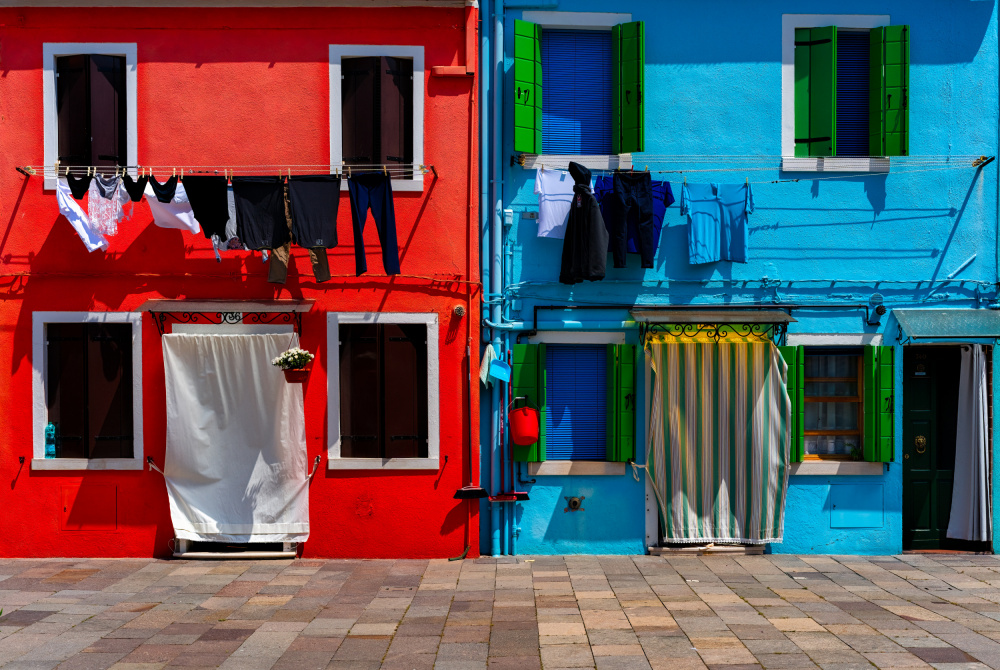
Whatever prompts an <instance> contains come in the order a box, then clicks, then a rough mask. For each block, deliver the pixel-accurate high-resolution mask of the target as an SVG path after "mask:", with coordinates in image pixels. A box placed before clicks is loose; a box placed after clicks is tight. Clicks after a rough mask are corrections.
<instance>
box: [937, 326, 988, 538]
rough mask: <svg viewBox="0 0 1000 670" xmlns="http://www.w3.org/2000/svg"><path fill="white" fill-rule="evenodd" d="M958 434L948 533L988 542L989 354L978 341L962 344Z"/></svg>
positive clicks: (956, 536) (957, 536)
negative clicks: (987, 387)
mask: <svg viewBox="0 0 1000 670" xmlns="http://www.w3.org/2000/svg"><path fill="white" fill-rule="evenodd" d="M959 374H960V376H959V382H958V430H957V431H956V434H955V483H954V485H953V487H952V492H951V516H950V517H949V519H948V537H951V538H954V539H957V540H972V541H975V542H987V541H989V539H990V537H991V530H992V527H993V519H992V512H991V504H990V483H989V476H990V469H989V463H990V456H989V444H990V443H989V430H990V419H989V399H988V397H987V394H986V354H985V353H984V352H983V347H982V346H981V345H978V344H966V345H963V346H962V364H961V367H960V373H959Z"/></svg>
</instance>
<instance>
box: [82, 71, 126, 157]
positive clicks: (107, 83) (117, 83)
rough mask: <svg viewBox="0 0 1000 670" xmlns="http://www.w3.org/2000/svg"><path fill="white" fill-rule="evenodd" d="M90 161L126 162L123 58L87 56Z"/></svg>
mask: <svg viewBox="0 0 1000 670" xmlns="http://www.w3.org/2000/svg"><path fill="white" fill-rule="evenodd" d="M90 135H91V141H92V145H91V161H93V162H92V163H91V164H92V165H127V157H126V156H125V58H124V57H123V56H103V55H96V54H95V55H93V56H91V57H90Z"/></svg>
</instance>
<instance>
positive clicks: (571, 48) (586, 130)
mask: <svg viewBox="0 0 1000 670" xmlns="http://www.w3.org/2000/svg"><path fill="white" fill-rule="evenodd" d="M611 41H612V40H611V33H610V32H607V31H600V30H545V31H543V32H542V76H543V78H544V81H545V96H544V98H543V99H542V151H543V153H546V154H608V153H611V149H612V146H611V125H612V109H611V85H612V52H611Z"/></svg>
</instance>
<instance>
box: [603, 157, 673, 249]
mask: <svg viewBox="0 0 1000 670" xmlns="http://www.w3.org/2000/svg"><path fill="white" fill-rule="evenodd" d="M619 174H621V175H622V178H621V179H618V175H619ZM643 174H646V176H647V178H648V177H649V173H641V172H640V173H631V174H630V173H618V172H615V174H614V175H613V176H612V175H606V176H602V177H598V178H597V179H596V181H595V184H594V196H595V197H596V198H597V202H598V203H599V204H600V206H601V215H602V216H603V217H604V225H605V226H607V229H608V235H609V237H610V240H609V242H608V251H610V252H612V254H613V257H614V263H615V267H616V268H623V267H625V260H626V256H625V254H626V252H627V253H630V254H640V255H641V256H642V267H644V268H651V267H653V257H654V256H655V255H656V250H657V249H658V248H659V246H660V231H661V230H662V229H663V217H664V216H665V215H666V213H667V207H669V206H670V205H672V204H673V203H674V193H673V190H672V189H671V188H670V184H669V183H668V182H665V181H656V180H653V179H651V178H650V179H649V181H648V184H649V187H648V188H649V190H648V191H647V190H646V189H647V187H646V184H647V181H646V179H645V178H642V175H643ZM633 175H635V176H639V177H640V179H639V180H638V181H637V180H634V179H630V178H629V177H630V176H633ZM616 184H617V185H618V187H619V188H618V189H616V188H615V186H616ZM647 199H648V200H649V201H651V202H652V219H651V221H652V234H650V229H649V222H650V219H649V217H648V206H647V205H646V204H645V203H646V201H647ZM623 238H624V239H623ZM623 242H624V244H625V248H624V249H623V248H622V244H623Z"/></svg>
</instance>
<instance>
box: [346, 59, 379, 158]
mask: <svg viewBox="0 0 1000 670" xmlns="http://www.w3.org/2000/svg"><path fill="white" fill-rule="evenodd" d="M379 64H380V59H379V58H377V57H373V58H343V59H341V63H340V76H341V79H342V82H341V102H342V105H341V115H342V119H343V120H342V123H341V125H342V131H341V132H342V133H343V160H344V162H345V163H348V164H351V163H354V164H365V163H368V164H371V163H375V162H378V159H377V157H378V147H377V146H376V145H377V136H376V131H377V128H376V125H377V122H378V117H377V115H376V110H377V109H378V90H377V89H378V83H379V81H380V80H379V79H378V78H377V77H376V76H375V74H376V70H378V69H379Z"/></svg>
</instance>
